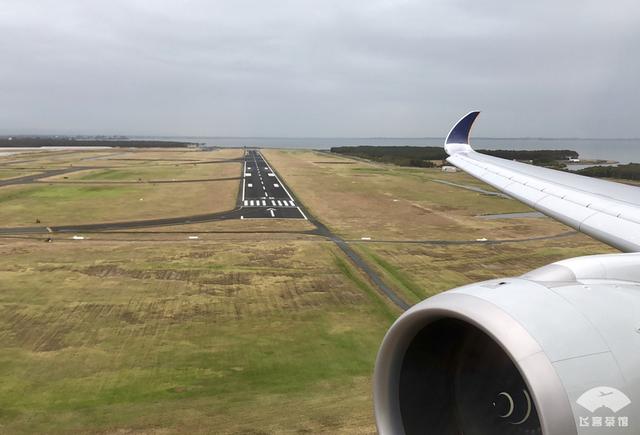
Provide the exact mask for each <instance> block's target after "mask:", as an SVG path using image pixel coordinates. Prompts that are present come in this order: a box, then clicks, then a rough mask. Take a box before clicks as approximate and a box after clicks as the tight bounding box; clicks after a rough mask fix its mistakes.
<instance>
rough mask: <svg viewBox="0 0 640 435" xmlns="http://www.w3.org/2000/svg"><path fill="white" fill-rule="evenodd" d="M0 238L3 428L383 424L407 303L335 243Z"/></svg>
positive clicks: (364, 427) (366, 427) (368, 427)
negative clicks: (380, 353)
mask: <svg viewBox="0 0 640 435" xmlns="http://www.w3.org/2000/svg"><path fill="white" fill-rule="evenodd" d="M79 249H81V252H82V255H78V250H79ZM0 253H1V254H2V258H11V263H10V264H7V263H5V264H3V267H2V271H1V272H0V304H1V307H2V308H1V309H2V315H0V346H1V347H2V352H0V365H1V366H2V369H3V370H2V372H3V382H2V384H0V392H1V394H0V409H1V410H2V411H1V413H0V430H1V431H3V432H10V433H14V432H48V433H51V432H59V433H68V432H70V431H82V432H84V431H92V432H99V431H115V430H118V429H121V428H124V429H133V430H137V429H141V430H150V429H158V430H164V429H166V430H169V431H171V432H180V433H191V432H194V431H197V432H216V433H230V432H243V431H249V432H252V433H254V432H260V431H258V430H256V429H257V428H259V429H261V430H264V431H274V430H275V431H277V430H291V431H297V430H300V431H308V432H312V433H317V432H322V431H325V432H332V431H334V430H340V431H342V430H345V431H347V432H349V431H351V429H353V432H357V433H360V432H363V431H364V432H367V431H368V432H371V431H372V430H373V427H372V420H371V407H370V402H369V391H368V379H369V376H370V373H371V369H372V364H373V360H374V356H375V352H376V348H377V345H378V342H379V340H380V339H381V337H382V334H383V333H384V331H385V329H386V327H387V326H388V325H389V324H390V322H391V321H392V319H393V318H394V315H395V313H394V312H393V311H392V310H391V309H390V308H389V307H387V306H386V305H385V304H384V303H383V302H382V300H381V299H380V298H379V297H378V296H377V294H375V293H374V292H373V291H372V290H371V289H370V288H369V287H368V285H367V284H366V283H365V282H364V281H363V279H362V278H361V277H360V276H359V275H358V273H357V272H356V271H354V270H353V269H352V268H351V266H350V265H348V264H346V263H345V262H344V260H342V259H341V258H340V257H339V256H338V255H337V253H336V251H335V248H333V246H332V245H331V244H329V243H317V242H291V241H289V242H271V243H269V244H265V245H262V246H259V247H256V246H255V243H253V242H244V243H215V244H198V245H193V244H176V243H169V244H166V243H164V244H161V245H157V244H150V245H145V244H130V243H116V242H110V243H106V244H105V243H99V242H95V243H93V244H91V245H88V244H85V245H83V246H82V248H79V247H78V244H77V243H73V242H66V243H65V242H56V243H53V244H44V245H43V244H41V243H37V244H36V243H35V242H24V243H17V244H12V245H3V246H0ZM293 407H295V409H296V410H297V411H296V412H295V415H293V414H291V413H289V414H288V415H287V413H283V412H282V410H283V409H287V408H293Z"/></svg>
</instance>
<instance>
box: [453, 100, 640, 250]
mask: <svg viewBox="0 0 640 435" xmlns="http://www.w3.org/2000/svg"><path fill="white" fill-rule="evenodd" d="M479 113H480V112H478V111H473V112H470V113H468V114H467V115H465V116H464V117H463V118H462V119H461V120H460V121H458V122H457V123H456V125H455V126H454V127H453V128H452V129H451V131H450V132H449V135H448V136H447V138H446V140H445V145H444V146H445V151H446V152H447V154H449V158H447V161H448V162H450V163H451V164H453V165H455V166H457V167H458V168H460V169H462V170H463V171H465V172H467V173H469V174H470V175H472V176H474V177H475V178H478V179H479V180H482V181H484V182H485V183H487V184H489V185H491V186H493V187H494V188H496V189H497V190H499V191H501V192H504V193H506V194H507V195H509V196H511V197H512V198H514V199H517V200H519V201H521V202H523V203H525V204H527V205H528V206H529V207H531V208H533V209H535V210H538V211H540V212H542V213H544V214H546V215H548V216H550V217H552V218H554V219H556V220H558V221H560V222H562V223H564V224H566V225H568V226H570V227H572V228H574V229H576V230H578V231H580V232H583V233H585V234H587V235H589V236H591V237H593V238H595V239H597V240H600V241H601V242H604V243H606V244H608V245H610V246H613V247H615V248H618V249H620V250H621V251H624V252H638V251H640V188H638V187H635V186H629V185H626V184H620V183H614V182H610V181H604V180H599V179H596V178H590V177H585V176H582V175H577V174H571V173H567V172H562V171H556V170H553V169H547V168H541V167H538V166H533V165H527V164H524V163H519V162H515V161H510V160H505V159H501V158H498V157H492V156H488V155H485V154H480V153H477V152H476V151H474V150H473V148H471V146H470V145H469V132H470V130H471V127H472V126H473V122H474V121H475V119H476V118H477V116H478V114H479Z"/></svg>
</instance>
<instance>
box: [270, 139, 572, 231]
mask: <svg viewBox="0 0 640 435" xmlns="http://www.w3.org/2000/svg"><path fill="white" fill-rule="evenodd" d="M264 154H265V155H266V157H267V158H268V159H269V160H270V161H271V162H272V163H273V165H274V166H275V167H276V168H277V169H278V171H279V172H280V173H281V174H282V175H283V177H284V178H285V180H286V182H287V184H288V186H289V187H290V188H291V190H293V191H294V192H295V194H296V195H298V196H299V198H300V199H301V200H302V201H303V203H304V204H305V205H306V206H307V207H308V208H309V210H310V211H311V212H312V213H313V214H314V215H315V216H316V217H318V218H319V219H320V220H322V221H323V222H324V223H325V224H327V225H328V226H329V227H330V228H332V229H333V230H334V231H336V232H337V233H339V234H340V235H342V236H343V237H346V238H350V239H360V238H361V237H371V238H373V239H393V240H424V239H447V240H448V239H453V240H468V239H470V240H474V239H476V238H488V239H502V238H522V237H531V236H541V235H550V234H556V233H561V232H564V231H567V230H568V229H567V228H566V227H564V226H563V225H561V224H558V223H556V222H553V221H552V220H550V219H510V220H501V221H485V220H481V219H479V218H477V217H476V216H477V215H478V214H491V213H510V212H522V211H530V209H529V208H527V207H526V206H524V205H522V204H520V203H518V202H516V201H513V200H510V199H504V198H500V197H495V196H488V195H483V194H480V193H476V192H471V191H469V190H465V189H461V188H458V187H453V186H448V185H444V184H440V183H435V182H433V181H431V180H432V179H446V180H448V181H452V182H455V183H460V184H470V185H475V186H483V187H485V188H487V189H488V190H490V189H491V188H490V187H488V186H484V185H482V184H479V182H478V181H476V180H474V179H472V178H471V177H469V176H468V175H466V174H463V173H452V174H443V173H442V172H440V171H438V170H436V169H415V168H401V167H397V166H390V165H379V164H371V163H368V162H361V161H356V160H352V159H346V158H343V157H333V156H330V155H326V154H325V153H317V152H312V151H283V150H265V151H264ZM332 160H335V161H349V162H352V163H353V164H327V163H324V162H328V161H332Z"/></svg>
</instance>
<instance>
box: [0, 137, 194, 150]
mask: <svg viewBox="0 0 640 435" xmlns="http://www.w3.org/2000/svg"><path fill="white" fill-rule="evenodd" d="M193 145H197V144H196V143H194V142H182V141H168V140H156V139H149V140H147V139H144V140H138V139H133V140H132V139H128V138H126V137H123V136H117V137H105V136H100V137H96V138H92V137H85V136H83V137H47V136H6V137H0V147H2V148H40V147H114V148H119V147H123V148H184V147H188V146H193Z"/></svg>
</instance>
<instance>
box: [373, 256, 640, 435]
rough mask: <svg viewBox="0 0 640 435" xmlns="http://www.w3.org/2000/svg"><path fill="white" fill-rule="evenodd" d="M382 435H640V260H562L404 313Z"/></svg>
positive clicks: (394, 334)
mask: <svg viewBox="0 0 640 435" xmlns="http://www.w3.org/2000/svg"><path fill="white" fill-rule="evenodd" d="M374 401H375V413H376V423H377V426H378V431H379V432H380V434H382V435H386V434H407V435H411V434H444V435H460V434H464V435H502V434H504V435H525V434H544V435H578V434H580V435H582V434H635V435H638V434H640V254H612V255H596V256H588V257H579V258H574V259H570V260H564V261H560V262H557V263H553V264H550V265H547V266H544V267H542V268H540V269H536V270H534V271H531V272H529V273H527V274H525V275H523V276H521V277H517V278H506V279H497V280H491V281H486V282H481V283H477V284H472V285H467V286H464V287H460V288H457V289H454V290H450V291H448V292H444V293H441V294H439V295H437V296H434V297H431V298H429V299H427V300H425V301H423V302H421V303H419V304H417V305H415V306H413V307H412V308H411V309H409V310H408V311H407V312H405V313H404V314H403V315H402V316H401V317H400V318H399V319H398V320H397V321H396V322H395V323H394V325H393V326H392V327H391V328H390V330H389V331H388V332H387V334H386V336H385V338H384V340H383V343H382V346H381V348H380V351H379V353H378V357H377V361H376V368H375V374H374Z"/></svg>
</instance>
